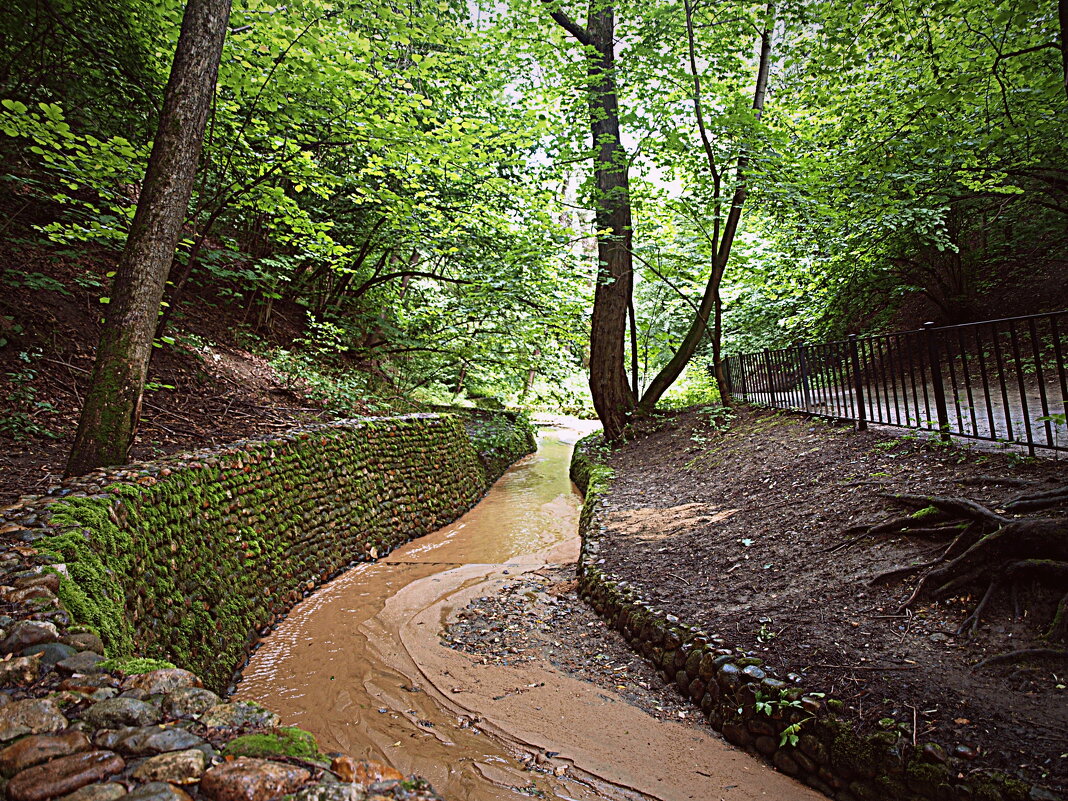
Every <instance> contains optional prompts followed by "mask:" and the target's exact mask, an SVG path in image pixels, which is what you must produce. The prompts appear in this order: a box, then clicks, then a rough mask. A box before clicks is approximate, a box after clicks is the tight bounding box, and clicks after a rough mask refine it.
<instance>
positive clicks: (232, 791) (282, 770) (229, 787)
mask: <svg viewBox="0 0 1068 801" xmlns="http://www.w3.org/2000/svg"><path fill="white" fill-rule="evenodd" d="M310 776H311V774H309V773H308V771H306V770H304V768H298V767H296V766H294V765H283V764H281V763H279V762H269V761H267V760H266V759H251V758H249V757H238V758H237V759H235V760H234V761H233V762H224V763H223V764H221V765H216V766H215V767H214V768H212V769H211V770H209V771H208V772H207V773H205V774H204V777H203V778H202V779H201V780H200V792H201V794H202V795H204V796H206V797H207V798H209V799H211V800H212V801H269V799H272V798H275V797H276V796H279V795H285V794H286V793H291V792H293V791H294V790H296V789H297V788H299V787H300V786H301V785H302V784H304V782H306V781H308V779H309V778H310Z"/></svg>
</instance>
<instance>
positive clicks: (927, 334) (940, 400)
mask: <svg viewBox="0 0 1068 801" xmlns="http://www.w3.org/2000/svg"><path fill="white" fill-rule="evenodd" d="M934 327H935V324H934V323H924V324H923V330H924V338H925V339H926V340H927V362H928V364H930V366H931V385H932V389H934V397H935V410H936V411H937V412H938V436H939V437H940V438H941V439H942V441H943V442H949V409H948V407H947V406H946V388H945V386H944V385H943V384H942V357H941V355H940V353H939V350H940V349H939V339H938V334H936V333H935V331H934Z"/></svg>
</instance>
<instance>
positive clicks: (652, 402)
mask: <svg viewBox="0 0 1068 801" xmlns="http://www.w3.org/2000/svg"><path fill="white" fill-rule="evenodd" d="M774 27H775V4H774V3H768V6H767V14H766V18H765V22H764V29H763V31H762V32H761V34H760V57H759V60H758V62H757V76H756V89H755V90H754V92H753V111H754V117H755V118H756V119H758V120H759V119H760V115H761V113H762V112H763V110H764V95H765V93H766V91H767V86H768V71H769V69H770V67H771V44H772V43H771V37H772V32H773V30H774ZM686 33H687V37H688V42H689V52H690V68H691V71H692V73H693V81H694V108H695V113H696V116H697V124H698V129H699V130H700V133H701V140H702V143H703V145H704V149H705V155H706V158H707V160H708V165H709V170H710V172H711V173H712V176H713V184H714V186H715V192H716V198H715V201H716V202H715V206H716V208H717V210H718V207H719V186H720V176H719V171H718V169H717V167H716V162H715V156H714V155H713V151H712V147H711V144H710V142H709V139H708V135H707V133H706V131H705V124H704V116H703V113H702V108H701V83H700V77H699V75H698V72H697V58H696V55H695V51H694V34H693V21H692V16H691V6H690V5H689V4H687V5H686ZM748 165H749V156H748V155H747V152H746V149H745V147H743V148H742V152H741V154H740V155H739V156H738V164H737V168H736V176H735V189H734V194H733V195H732V197H731V206H730V210H729V211H728V212H727V219H726V220H725V221H724V223H723V229H722V234H721V233H720V232H719V231H720V228H719V214H718V211H717V215H716V229H715V231H716V233H715V234H714V235H713V239H712V246H713V248H714V249H715V251H714V252H715V255H714V256H713V259H712V270H711V273H710V274H709V277H708V282H707V283H706V284H705V291H704V295H703V296H702V297H701V304H700V306H699V307H698V310H697V313H696V314H695V315H694V318H693V321H692V322H691V323H690V328H689V330H688V331H687V332H686V336H685V337H683V340H682V344H681V345H679V348H678V350H677V351H675V353H674V355H672V357H671V359H670V360H669V361H668V363H667V364H666V365H664V368H663V369H662V370H661V371H660V372H659V373H657V375H656V377H655V378H653V380H652V381H651V382H649V386H648V387H646V390H645V394H644V395H643V396H642V399H641V403H640V404H639V406H638V409H639V411H640V412H642V413H648V412H651V411H652V410H653V409H654V408H655V407H656V403H657V401H659V400H660V398H661V396H662V395H663V394H664V393H665V392H666V391H667V389H668V387H670V386H671V385H672V384H673V383H674V382H675V380H676V379H677V378H678V377H679V376H680V375H681V374H682V371H683V370H684V369H685V368H686V365H687V364H689V362H690V359H692V358H693V355H694V353H695V352H696V351H697V346H698V345H699V344H700V343H701V338H702V337H703V336H704V335H705V331H706V330H707V329H708V317H709V315H710V314H712V313H713V311H715V312H716V325H715V327H714V332H713V333H714V336H715V337H716V340H715V341H714V342H713V358H714V359H715V360H716V364H715V370H716V383H717V384H718V385H719V389H720V393H721V395H722V394H724V393H725V388H726V382H724V381H723V380H722V377H723V371H722V365H721V364H720V363H719V362H720V358H721V356H720V353H719V351H720V340H719V339H718V337H719V336H720V335H721V329H722V325H721V323H720V296H719V290H720V285H721V284H722V282H723V273H724V272H725V271H726V269H727V263H728V262H729V261H730V255H731V247H732V246H733V245H734V237H735V235H736V234H737V232H738V223H739V222H740V221H741V217H742V205H743V204H744V203H745V198H746V195H747V193H748V189H747V186H746V174H745V170H746V167H747V166H748Z"/></svg>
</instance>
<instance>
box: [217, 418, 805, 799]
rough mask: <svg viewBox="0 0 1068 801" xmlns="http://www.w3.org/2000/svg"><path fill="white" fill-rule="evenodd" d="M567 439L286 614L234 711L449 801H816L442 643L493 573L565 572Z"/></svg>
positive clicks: (766, 775) (546, 675) (698, 741)
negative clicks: (263, 716) (379, 765)
mask: <svg viewBox="0 0 1068 801" xmlns="http://www.w3.org/2000/svg"><path fill="white" fill-rule="evenodd" d="M581 433H584V432H581V431H580V430H578V429H575V428H568V427H564V428H561V427H557V428H555V429H554V430H551V431H547V432H545V433H544V434H543V435H542V436H541V437H540V438H539V448H538V452H537V453H536V454H534V455H531V456H528V457H526V458H525V459H523V460H522V461H520V462H519V463H518V464H516V465H515V466H514V467H512V468H511V469H510V470H509V471H508V472H507V473H506V474H505V475H504V476H503V477H502V478H501V479H500V480H499V481H498V482H497V483H496V484H495V485H494V486H493V487H492V488H491V489H490V491H489V493H488V494H487V495H486V497H485V498H484V499H483V500H482V501H481V502H480V503H479V504H478V506H476V507H475V508H474V509H472V510H471V511H470V512H469V513H468V514H466V515H465V516H464V517H462V518H461V519H460V520H458V521H456V522H455V523H454V524H452V525H450V526H447V527H445V528H443V529H440V530H438V531H436V532H434V533H432V534H429V535H427V536H425V537H422V538H420V539H418V540H415V541H413V542H411V543H408V544H407V545H405V546H403V547H401V548H398V549H397V550H396V551H394V552H393V553H391V554H389V555H388V556H386V557H384V558H383V559H380V560H379V561H378V562H375V563H373V564H362V565H359V566H357V567H355V568H353V569H352V570H350V571H348V572H346V573H344V574H343V575H341V576H339V577H338V578H337V579H335V580H334V581H332V582H331V583H329V584H327V585H325V586H323V587H322V588H320V589H319V590H318V591H316V592H315V593H313V594H312V595H310V596H309V597H308V598H306V599H305V600H304V601H303V602H302V603H300V604H298V605H297V606H296V607H295V608H294V609H293V610H292V611H291V612H290V614H289V616H288V617H287V618H286V619H285V620H284V621H283V622H282V623H281V624H280V625H279V627H278V629H277V630H276V631H275V632H273V633H272V634H271V635H270V636H269V637H267V638H265V640H264V641H263V644H262V647H261V648H260V649H259V650H258V651H257V652H256V653H255V654H254V655H253V658H252V660H251V662H250V663H249V665H248V666H247V667H246V669H245V671H244V677H243V679H242V681H241V683H240V684H239V685H238V688H237V692H236V693H235V696H236V698H237V699H240V700H254V701H259V702H261V703H264V704H267V705H269V706H270V707H271V708H272V709H274V710H276V711H277V712H278V713H279V714H280V715H281V717H282V722H283V724H284V725H293V726H300V727H301V728H304V729H306V730H308V731H310V732H312V733H313V734H314V735H315V736H316V738H317V739H318V741H319V744H320V747H321V748H322V749H323V750H324V751H341V752H344V753H347V754H351V755H352V756H354V757H357V758H363V759H375V760H379V761H383V762H387V763H389V764H391V765H393V766H394V767H396V768H397V769H399V770H400V771H402V772H403V773H405V774H410V773H417V774H419V775H422V776H424V777H426V778H427V779H428V780H429V781H430V782H431V783H432V784H433V785H434V787H435V788H436V789H437V790H438V792H440V793H441V794H442V795H444V796H445V797H446V798H447V799H450V801H499V800H503V799H523V798H531V797H536V798H556V799H561V801H572V800H573V801H597V800H598V799H601V800H605V799H611V800H612V801H645V800H647V799H659V800H660V801H682V799H695V800H696V801H716V800H717V799H728V800H729V801H735V800H736V799H737V800H740V799H758V798H762V799H778V801H794V800H795V799H798V800H801V799H805V800H808V799H813V800H814V799H819V798H823V796H821V795H818V794H817V793H814V792H813V791H811V790H809V789H808V788H806V787H804V786H802V785H800V784H798V783H797V782H794V781H793V780H791V779H789V778H787V777H786V776H783V775H781V774H779V773H776V772H775V771H774V770H772V769H771V768H769V767H767V766H765V765H764V764H763V763H760V762H758V761H757V760H755V759H754V758H752V757H750V756H749V755H747V754H745V753H743V752H740V751H737V750H735V749H733V748H732V747H730V746H729V745H727V744H726V743H724V742H723V741H722V740H721V739H719V738H718V737H717V736H716V735H715V733H714V732H711V731H709V730H702V729H698V728H694V727H692V726H687V725H684V724H680V723H673V722H669V721H660V720H657V719H656V718H653V717H651V716H649V715H647V714H646V713H645V712H643V711H641V710H640V709H638V708H637V707H634V706H631V705H630V704H628V703H626V702H625V701H624V700H623V699H622V698H621V697H620V696H617V695H615V694H613V693H612V692H610V691H607V690H604V689H602V688H600V687H597V686H596V685H593V684H589V683H586V682H583V681H580V680H578V679H575V678H573V677H571V676H568V675H567V674H564V673H562V672H560V671H558V670H556V669H555V668H553V667H552V665H550V664H549V663H548V662H540V663H539V662H533V663H524V664H521V665H499V664H487V665H483V664H478V661H477V659H475V658H473V657H472V656H470V655H468V654H464V653H462V652H459V651H454V650H452V649H450V648H447V647H445V646H443V645H442V644H441V643H440V642H439V633H440V632H441V631H442V629H443V627H444V626H445V625H446V624H447V623H448V622H449V620H450V619H451V616H452V615H453V614H455V613H456V612H458V611H459V610H461V609H463V608H464V607H465V606H466V605H467V604H468V602H469V601H470V600H471V599H472V598H476V597H479V596H486V595H490V594H492V593H494V592H496V591H497V589H498V588H499V587H500V586H501V585H502V583H503V582H504V581H505V580H506V579H504V578H503V577H504V576H507V575H512V576H514V575H516V574H519V573H523V572H528V571H537V570H540V569H543V568H544V567H545V566H546V565H548V564H563V563H568V562H574V561H575V559H576V558H577V556H578V548H579V540H578V534H577V529H578V516H579V506H580V504H581V498H580V496H579V495H578V493H577V492H576V491H575V489H574V487H573V485H572V484H571V482H570V480H569V479H568V462H569V460H570V455H571V447H572V445H573V443H574V441H575V440H576V439H577V438H578V436H580V435H581ZM532 757H533V759H532ZM532 767H533V769H531V768H532Z"/></svg>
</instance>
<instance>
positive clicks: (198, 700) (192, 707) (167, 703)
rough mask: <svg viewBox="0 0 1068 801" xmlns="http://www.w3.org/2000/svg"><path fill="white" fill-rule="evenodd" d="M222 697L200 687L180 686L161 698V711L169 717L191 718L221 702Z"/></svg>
mask: <svg viewBox="0 0 1068 801" xmlns="http://www.w3.org/2000/svg"><path fill="white" fill-rule="evenodd" d="M221 703H222V699H221V698H220V697H219V696H217V695H216V694H215V693H213V692H212V691H211V690H205V689H204V688H202V687H182V688H181V689H179V690H175V691H174V692H172V693H168V694H167V695H166V696H164V698H163V704H162V706H163V713H164V714H165V715H166V716H167V717H169V718H191V717H195V716H196V715H199V714H201V713H202V712H205V711H207V710H208V709H211V708H212V707H213V706H216V705H217V704H221Z"/></svg>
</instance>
